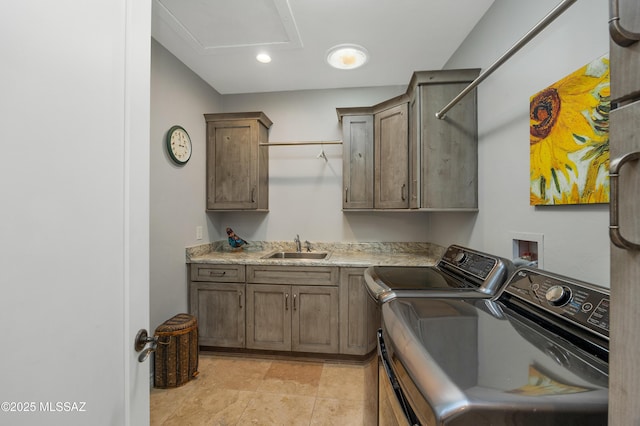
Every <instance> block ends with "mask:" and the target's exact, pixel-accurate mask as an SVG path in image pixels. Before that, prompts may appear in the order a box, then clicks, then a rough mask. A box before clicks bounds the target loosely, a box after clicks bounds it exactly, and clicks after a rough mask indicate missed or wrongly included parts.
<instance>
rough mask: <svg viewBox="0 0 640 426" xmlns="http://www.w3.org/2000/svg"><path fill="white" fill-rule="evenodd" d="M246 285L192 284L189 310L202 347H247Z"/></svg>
mask: <svg viewBox="0 0 640 426" xmlns="http://www.w3.org/2000/svg"><path fill="white" fill-rule="evenodd" d="M244 294H245V284H229V283H204V282H194V283H191V289H190V296H189V299H190V302H189V303H190V305H191V306H190V309H191V314H192V315H194V316H195V317H196V318H197V319H198V339H199V344H200V345H203V346H220V347H226V348H242V347H244V341H245V338H244V333H245V301H244V299H245V296H244Z"/></svg>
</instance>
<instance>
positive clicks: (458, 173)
mask: <svg viewBox="0 0 640 426" xmlns="http://www.w3.org/2000/svg"><path fill="white" fill-rule="evenodd" d="M478 75H479V70H477V69H470V70H446V71H421V72H417V73H414V75H413V77H412V79H411V83H410V84H409V89H408V94H409V96H410V98H411V100H410V105H412V111H411V113H410V116H411V117H412V119H411V121H412V123H411V126H412V129H411V132H410V133H411V139H412V141H411V144H412V146H413V147H414V151H413V152H414V155H415V156H417V158H415V163H414V167H416V168H417V171H416V172H415V181H416V182H417V187H416V188H415V189H417V198H418V199H417V203H416V204H417V207H418V208H420V209H426V210H477V208H478V120H477V100H476V99H477V98H476V91H475V90H473V91H471V92H470V93H469V94H468V95H467V96H465V97H464V98H462V99H461V100H460V102H458V103H457V104H456V105H455V106H454V107H453V108H452V109H451V110H449V112H447V115H446V117H445V118H444V119H442V120H440V119H438V118H436V112H438V111H439V110H440V109H441V108H442V107H444V106H445V105H446V104H447V103H448V102H449V101H451V100H452V99H453V98H455V97H456V96H457V95H458V94H459V93H460V92H461V91H462V90H463V89H464V88H465V87H467V86H468V85H469V83H471V82H472V81H473V80H474V79H475V78H476V77H477V76H478Z"/></svg>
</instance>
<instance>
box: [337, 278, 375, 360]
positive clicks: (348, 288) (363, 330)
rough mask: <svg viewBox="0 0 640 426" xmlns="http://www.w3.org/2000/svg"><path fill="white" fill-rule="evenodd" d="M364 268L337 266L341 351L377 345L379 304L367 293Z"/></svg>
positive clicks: (368, 349)
mask: <svg viewBox="0 0 640 426" xmlns="http://www.w3.org/2000/svg"><path fill="white" fill-rule="evenodd" d="M364 270H365V268H340V353H341V354H347V355H366V354H368V353H369V352H371V351H372V350H374V349H375V348H376V345H377V340H376V331H377V330H378V328H379V327H380V307H379V306H378V304H377V303H376V302H375V301H374V300H373V299H372V298H371V297H370V296H369V294H368V293H367V289H366V288H365V282H364Z"/></svg>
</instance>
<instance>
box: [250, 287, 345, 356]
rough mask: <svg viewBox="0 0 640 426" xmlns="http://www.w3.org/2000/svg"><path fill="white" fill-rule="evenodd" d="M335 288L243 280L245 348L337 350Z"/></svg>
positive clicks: (329, 351)
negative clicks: (256, 282) (245, 295)
mask: <svg viewBox="0 0 640 426" xmlns="http://www.w3.org/2000/svg"><path fill="white" fill-rule="evenodd" d="M338 336H339V333H338V288H337V287H328V286H327V287H325V286H302V285H270V284H247V342H246V347H247V348H249V349H268V350H278V351H295V352H321V353H338V350H339V340H338Z"/></svg>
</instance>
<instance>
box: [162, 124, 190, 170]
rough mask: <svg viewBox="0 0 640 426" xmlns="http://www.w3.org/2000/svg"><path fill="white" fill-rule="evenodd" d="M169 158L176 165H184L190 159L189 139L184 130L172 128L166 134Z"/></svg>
mask: <svg viewBox="0 0 640 426" xmlns="http://www.w3.org/2000/svg"><path fill="white" fill-rule="evenodd" d="M167 150H168V151H169V156H170V157H171V159H172V160H173V161H175V162H176V163H178V164H185V163H186V162H187V161H189V158H191V138H189V134H188V133H187V131H186V130H185V129H183V128H182V127H180V126H173V127H172V128H171V129H169V132H168V133H167Z"/></svg>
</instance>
